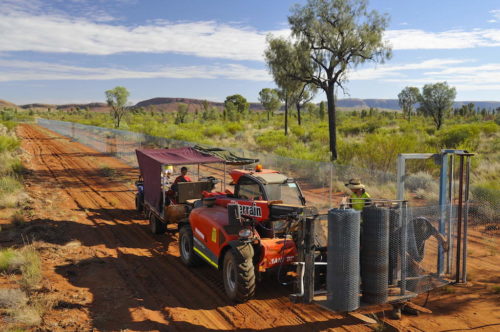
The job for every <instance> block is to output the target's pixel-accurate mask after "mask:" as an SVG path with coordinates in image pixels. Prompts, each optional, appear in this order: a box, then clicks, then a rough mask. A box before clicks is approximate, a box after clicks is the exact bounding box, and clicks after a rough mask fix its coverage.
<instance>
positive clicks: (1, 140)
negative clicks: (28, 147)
mask: <svg viewBox="0 0 500 332" xmlns="http://www.w3.org/2000/svg"><path fill="white" fill-rule="evenodd" d="M19 145H20V142H19V140H18V139H16V138H14V137H10V136H0V152H4V151H14V150H15V149H17V148H18V147H19Z"/></svg>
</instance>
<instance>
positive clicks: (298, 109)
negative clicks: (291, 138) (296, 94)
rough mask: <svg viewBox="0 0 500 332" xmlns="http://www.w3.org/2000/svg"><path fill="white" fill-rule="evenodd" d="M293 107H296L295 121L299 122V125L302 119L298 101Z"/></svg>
mask: <svg viewBox="0 0 500 332" xmlns="http://www.w3.org/2000/svg"><path fill="white" fill-rule="evenodd" d="M295 107H297V122H298V123H299V126H300V125H302V120H301V119H300V102H299V103H296V104H295Z"/></svg>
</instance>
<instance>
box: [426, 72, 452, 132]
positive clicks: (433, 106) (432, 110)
mask: <svg viewBox="0 0 500 332" xmlns="http://www.w3.org/2000/svg"><path fill="white" fill-rule="evenodd" d="M456 95H457V90H456V89H455V88H454V87H451V86H449V85H448V83H446V82H439V83H434V84H426V85H424V87H423V88H422V94H421V95H420V98H419V102H420V110H421V112H422V113H423V114H424V115H426V116H429V117H431V118H432V120H433V121H434V124H435V125H436V129H437V130H439V129H440V128H441V126H442V125H443V122H444V118H445V115H446V114H447V113H448V112H449V111H450V110H451V108H452V106H453V102H454V101H455V97H456Z"/></svg>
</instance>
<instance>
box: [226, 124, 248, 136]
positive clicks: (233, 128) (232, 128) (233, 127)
mask: <svg viewBox="0 0 500 332" xmlns="http://www.w3.org/2000/svg"><path fill="white" fill-rule="evenodd" d="M225 127H226V130H227V131H228V132H229V133H231V134H232V135H234V134H236V133H237V132H239V131H243V130H244V129H245V127H244V126H243V124H242V123H240V122H228V123H226V125H225Z"/></svg>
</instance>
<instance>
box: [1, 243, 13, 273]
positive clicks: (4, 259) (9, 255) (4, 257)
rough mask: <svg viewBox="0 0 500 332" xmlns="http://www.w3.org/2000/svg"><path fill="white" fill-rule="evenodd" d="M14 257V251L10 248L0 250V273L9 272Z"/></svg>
mask: <svg viewBox="0 0 500 332" xmlns="http://www.w3.org/2000/svg"><path fill="white" fill-rule="evenodd" d="M16 255H17V254H16V251H15V250H13V249H10V248H7V249H2V250H0V271H10V270H11V266H12V264H13V262H14V260H15V259H16Z"/></svg>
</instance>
